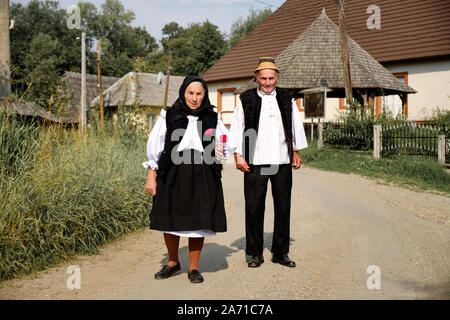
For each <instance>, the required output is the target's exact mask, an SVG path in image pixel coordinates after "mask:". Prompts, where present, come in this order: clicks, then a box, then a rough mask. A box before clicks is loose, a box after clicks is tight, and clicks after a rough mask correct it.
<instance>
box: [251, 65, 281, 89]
mask: <svg viewBox="0 0 450 320" xmlns="http://www.w3.org/2000/svg"><path fill="white" fill-rule="evenodd" d="M277 80H278V74H277V72H276V71H275V70H272V69H263V70H259V72H258V74H257V75H256V81H257V82H258V85H259V90H261V91H262V92H264V93H265V94H269V93H271V92H272V91H273V90H275V85H276V84H277Z"/></svg>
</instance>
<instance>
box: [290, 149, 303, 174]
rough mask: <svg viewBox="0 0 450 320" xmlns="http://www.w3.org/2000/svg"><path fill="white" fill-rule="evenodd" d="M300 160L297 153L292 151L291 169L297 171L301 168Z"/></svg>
mask: <svg viewBox="0 0 450 320" xmlns="http://www.w3.org/2000/svg"><path fill="white" fill-rule="evenodd" d="M302 162H303V161H302V159H300V156H299V155H298V153H297V152H296V151H294V155H293V156H292V168H293V169H294V170H297V169H299V168H300V167H301V165H302Z"/></svg>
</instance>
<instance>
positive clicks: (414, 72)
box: [385, 58, 450, 120]
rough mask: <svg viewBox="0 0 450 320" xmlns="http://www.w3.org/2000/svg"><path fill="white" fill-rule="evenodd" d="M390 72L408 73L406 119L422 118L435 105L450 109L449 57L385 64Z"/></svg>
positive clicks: (428, 114)
mask: <svg viewBox="0 0 450 320" xmlns="http://www.w3.org/2000/svg"><path fill="white" fill-rule="evenodd" d="M385 67H386V68H387V69H388V70H389V71H391V72H392V73H401V72H407V73H408V85H409V86H410V87H412V88H413V89H414V90H416V91H417V93H415V94H409V95H408V119H409V120H423V119H426V118H427V117H429V116H431V113H432V111H433V110H435V109H436V108H437V107H439V108H440V109H444V110H450V59H449V58H447V59H440V60H433V61H420V62H414V63H403V64H395V65H386V66H385Z"/></svg>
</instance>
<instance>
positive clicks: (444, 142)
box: [318, 122, 450, 164]
mask: <svg viewBox="0 0 450 320" xmlns="http://www.w3.org/2000/svg"><path fill="white" fill-rule="evenodd" d="M318 135H319V141H318V145H319V146H322V145H323V144H328V145H333V146H338V147H339V146H346V147H348V148H350V149H354V150H373V155H374V157H375V158H381V157H392V156H395V155H408V156H416V157H426V158H433V159H436V158H437V159H438V161H439V162H440V163H441V164H445V163H450V154H449V150H450V131H449V130H448V128H446V127H438V126H432V125H417V124H416V123H414V122H402V123H398V124H390V125H383V126H382V125H370V126H368V125H361V126H360V127H357V128H355V127H354V126H353V127H349V126H346V125H345V124H342V123H324V124H323V125H319V134H318Z"/></svg>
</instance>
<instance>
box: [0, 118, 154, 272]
mask: <svg viewBox="0 0 450 320" xmlns="http://www.w3.org/2000/svg"><path fill="white" fill-rule="evenodd" d="M122 130H127V131H126V132H123V131H122ZM104 132H110V133H108V134H106V133H103V134H102V133H99V132H97V131H96V130H95V129H88V130H86V132H85V133H84V134H81V133H80V132H79V131H78V130H65V129H61V128H55V127H51V128H47V129H43V128H42V127H36V126H30V125H24V124H23V123H21V122H20V121H15V120H11V119H7V118H5V117H3V119H1V118H0V142H1V152H0V162H1V164H2V169H1V171H0V200H1V201H0V279H10V278H14V277H17V276H19V275H23V274H28V273H31V272H35V271H38V270H42V269H44V268H46V267H48V266H50V265H54V264H56V263H59V262H61V261H64V260H67V259H70V258H71V257H73V256H74V255H75V254H93V253H97V252H98V251H99V248H100V247H101V246H102V245H104V244H106V243H107V242H108V241H110V240H113V239H116V238H118V237H120V236H122V235H124V234H126V233H128V232H131V231H134V230H137V229H140V228H142V227H144V226H146V225H148V215H149V212H150V209H151V197H150V196H148V194H146V193H145V192H144V185H145V179H146V174H145V170H144V169H143V167H142V166H141V162H142V160H145V145H146V139H145V138H146V137H145V136H144V135H142V134H138V133H135V132H133V131H130V129H129V128H127V129H119V130H115V129H110V130H109V131H108V130H104Z"/></svg>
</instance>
